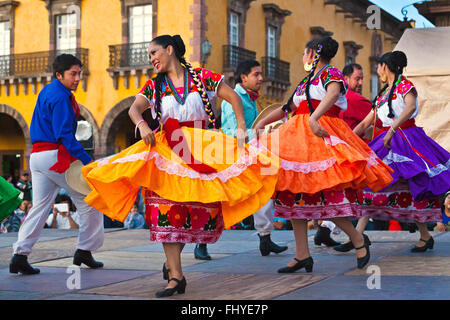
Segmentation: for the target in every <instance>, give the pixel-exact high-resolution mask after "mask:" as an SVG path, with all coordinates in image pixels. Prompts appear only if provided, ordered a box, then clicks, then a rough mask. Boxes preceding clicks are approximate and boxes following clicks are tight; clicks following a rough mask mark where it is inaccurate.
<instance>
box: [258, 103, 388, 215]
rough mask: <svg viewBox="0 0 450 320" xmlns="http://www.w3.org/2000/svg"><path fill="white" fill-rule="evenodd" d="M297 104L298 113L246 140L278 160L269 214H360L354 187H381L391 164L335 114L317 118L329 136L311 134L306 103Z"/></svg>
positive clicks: (359, 202)
mask: <svg viewBox="0 0 450 320" xmlns="http://www.w3.org/2000/svg"><path fill="white" fill-rule="evenodd" d="M300 108H302V109H303V112H302V113H299V114H296V115H294V116H293V117H292V118H291V119H290V120H289V121H287V122H286V123H285V124H284V125H282V126H280V127H279V128H278V130H276V131H274V132H272V133H269V134H267V135H262V136H261V138H260V140H259V141H258V142H255V141H253V142H252V144H253V145H254V146H255V147H256V148H259V149H260V150H270V151H271V152H273V153H274V154H276V155H278V156H279V157H280V159H281V163H280V172H279V177H278V182H277V185H276V190H277V192H276V193H275V195H274V202H275V215H276V216H277V217H281V218H284V219H330V218H338V217H360V216H362V210H361V199H360V198H361V197H360V196H358V195H360V194H361V192H360V190H361V189H364V188H366V187H369V188H371V189H372V190H373V191H378V190H380V189H382V188H384V187H386V186H387V185H389V184H390V182H391V181H392V177H391V175H390V172H392V169H391V168H389V167H388V166H387V165H386V164H384V163H383V162H382V161H381V160H380V159H379V158H378V157H377V156H376V154H375V153H374V152H373V151H372V150H371V149H370V147H369V146H368V145H367V144H366V143H364V141H363V140H361V139H360V138H359V137H358V136H357V135H356V134H354V133H353V131H352V130H351V129H350V127H349V126H348V125H347V124H346V123H345V122H344V121H343V120H341V119H339V118H337V117H336V116H331V115H327V114H325V115H323V116H322V117H321V118H320V119H319V123H320V124H321V125H322V127H323V128H324V129H325V130H326V131H327V132H328V134H329V137H326V138H321V137H318V136H316V135H315V134H314V133H313V132H312V130H311V127H310V126H309V123H308V121H309V118H310V115H309V112H308V111H307V109H306V108H307V107H306V108H305V104H303V105H301V106H300ZM332 108H335V109H336V108H337V107H335V106H333V107H332ZM300 110H301V109H300ZM331 111H333V110H331ZM335 111H336V110H335ZM329 113H332V112H329ZM335 113H336V112H335ZM357 191H358V192H357Z"/></svg>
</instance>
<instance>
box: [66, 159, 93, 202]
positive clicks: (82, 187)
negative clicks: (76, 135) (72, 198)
mask: <svg viewBox="0 0 450 320" xmlns="http://www.w3.org/2000/svg"><path fill="white" fill-rule="evenodd" d="M83 166H84V165H83V162H81V161H80V160H75V161H74V162H72V163H71V164H70V167H69V169H67V171H66V181H67V184H68V185H69V186H70V187H71V188H72V189H73V190H75V191H76V192H79V193H81V194H83V195H85V196H87V195H88V194H89V193H90V192H91V188H90V187H89V185H88V184H87V182H86V180H84V178H83V175H82V174H81V168H82V167H83Z"/></svg>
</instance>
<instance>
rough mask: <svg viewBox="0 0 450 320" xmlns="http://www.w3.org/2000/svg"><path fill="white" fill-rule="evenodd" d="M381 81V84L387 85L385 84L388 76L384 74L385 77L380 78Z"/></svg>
mask: <svg viewBox="0 0 450 320" xmlns="http://www.w3.org/2000/svg"><path fill="white" fill-rule="evenodd" d="M380 80H381V82H383V83H385V82H386V81H387V77H386V75H385V74H383V75H382V76H381V77H380Z"/></svg>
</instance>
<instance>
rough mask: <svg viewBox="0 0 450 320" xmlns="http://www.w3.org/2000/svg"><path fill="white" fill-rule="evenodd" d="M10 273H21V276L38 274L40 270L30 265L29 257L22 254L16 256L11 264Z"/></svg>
mask: <svg viewBox="0 0 450 320" xmlns="http://www.w3.org/2000/svg"><path fill="white" fill-rule="evenodd" d="M9 272H10V273H19V272H20V273H21V274H38V273H39V272H40V270H39V269H38V268H33V267H32V266H31V265H30V264H29V263H28V257H27V256H25V255H22V254H15V255H14V256H13V257H12V258H11V261H10V262H9Z"/></svg>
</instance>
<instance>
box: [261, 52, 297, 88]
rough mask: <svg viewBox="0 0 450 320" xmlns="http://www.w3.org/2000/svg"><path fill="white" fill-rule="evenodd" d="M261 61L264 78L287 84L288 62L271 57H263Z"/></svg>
mask: <svg viewBox="0 0 450 320" xmlns="http://www.w3.org/2000/svg"><path fill="white" fill-rule="evenodd" d="M261 62H262V70H263V75H264V79H265V80H271V81H275V82H278V83H282V84H286V85H289V83H290V82H289V62H285V61H282V60H280V59H277V58H272V57H263V58H262V59H261Z"/></svg>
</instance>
